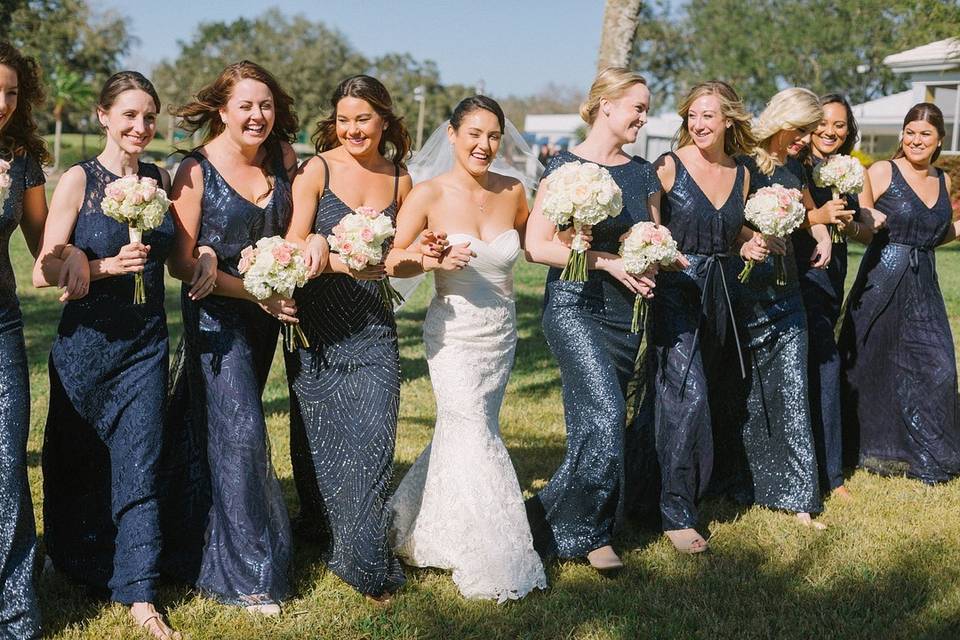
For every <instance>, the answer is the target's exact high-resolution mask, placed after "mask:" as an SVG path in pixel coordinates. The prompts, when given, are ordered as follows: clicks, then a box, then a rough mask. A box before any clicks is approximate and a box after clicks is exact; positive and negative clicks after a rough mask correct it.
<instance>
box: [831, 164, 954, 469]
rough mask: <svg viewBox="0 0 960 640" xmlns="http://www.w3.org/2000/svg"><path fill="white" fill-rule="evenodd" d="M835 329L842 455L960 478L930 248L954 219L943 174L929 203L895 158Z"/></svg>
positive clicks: (946, 334) (943, 317) (945, 330)
mask: <svg viewBox="0 0 960 640" xmlns="http://www.w3.org/2000/svg"><path fill="white" fill-rule="evenodd" d="M891 166H892V171H893V173H892V176H891V180H890V186H889V187H888V188H887V190H886V191H885V192H884V193H883V194H882V195H881V196H880V197H879V198H877V200H876V208H877V209H878V210H880V211H882V212H883V213H885V214H886V215H887V228H886V229H885V230H884V231H881V232H880V233H878V234H877V235H876V236H875V237H874V239H873V242H872V243H871V244H870V246H869V247H868V248H867V252H866V254H865V255H864V257H863V261H862V262H861V263H860V271H859V272H858V273H857V279H856V281H855V282H854V284H853V287H852V288H851V290H850V299H849V302H848V303H847V313H846V316H845V317H844V320H843V328H842V330H841V333H840V354H841V362H842V373H843V375H842V378H841V384H842V392H843V411H844V415H843V425H844V442H843V446H844V452H845V457H846V458H847V459H848V460H849V461H850V462H853V463H856V464H857V465H858V466H862V467H865V468H867V469H869V470H871V471H875V472H877V473H883V474H906V475H907V476H910V477H912V478H918V479H919V480H922V481H924V482H927V483H934V482H944V481H947V480H950V479H951V478H954V477H956V476H957V475H960V422H958V418H960V415H958V413H957V366H956V360H955V357H954V348H953V337H952V335H951V332H950V322H949V319H948V317H947V311H946V307H945V306H944V302H943V294H942V293H941V292H940V284H939V282H938V280H937V271H936V259H935V256H934V251H933V249H934V247H936V246H937V245H938V244H940V242H942V241H943V238H944V236H945V234H946V233H947V231H948V227H949V225H950V222H951V219H952V211H951V206H950V198H949V195H948V194H947V188H946V182H945V180H944V175H943V171H942V170H941V169H937V172H938V173H939V179H940V193H939V196H938V198H937V201H936V203H934V205H933V206H932V207H928V206H927V205H926V204H925V203H924V202H923V201H922V200H921V199H920V197H919V196H918V195H917V194H916V192H914V190H913V189H912V188H911V187H910V185H909V184H907V181H906V180H905V179H904V177H903V175H902V174H901V173H900V169H899V168H898V167H897V164H896V162H891Z"/></svg>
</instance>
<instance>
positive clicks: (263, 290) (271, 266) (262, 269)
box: [237, 236, 310, 351]
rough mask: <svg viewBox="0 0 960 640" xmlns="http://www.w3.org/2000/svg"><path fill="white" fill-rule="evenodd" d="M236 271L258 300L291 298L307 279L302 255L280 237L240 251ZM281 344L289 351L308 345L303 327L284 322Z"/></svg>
mask: <svg viewBox="0 0 960 640" xmlns="http://www.w3.org/2000/svg"><path fill="white" fill-rule="evenodd" d="M237 270H238V271H239V272H240V275H242V276H243V288H244V289H246V290H247V291H249V292H250V293H251V294H252V295H253V297H254V298H256V299H257V300H266V299H267V298H269V297H270V296H272V295H274V294H278V295H281V296H283V297H285V298H291V297H293V290H294V289H296V288H297V287H302V286H303V285H304V284H306V282H307V263H306V261H305V260H304V259H303V254H301V253H300V250H299V249H298V248H297V247H296V246H295V245H293V244H290V243H289V242H287V241H286V240H284V239H283V238H281V237H280V236H271V237H269V238H261V239H259V240H257V244H256V246H253V247H247V248H246V249H244V250H243V251H241V252H240V264H239V265H238V266H237ZM283 344H284V346H285V347H286V348H287V350H288V351H293V350H294V349H296V348H297V347H309V346H310V343H309V342H308V341H307V336H306V335H304V333H303V329H301V328H300V327H299V326H298V325H296V324H292V323H284V334H283Z"/></svg>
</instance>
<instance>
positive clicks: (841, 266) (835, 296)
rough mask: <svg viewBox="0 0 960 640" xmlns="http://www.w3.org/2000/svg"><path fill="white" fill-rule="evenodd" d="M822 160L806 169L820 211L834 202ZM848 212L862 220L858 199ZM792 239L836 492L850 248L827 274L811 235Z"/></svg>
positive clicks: (813, 406)
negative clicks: (818, 179) (824, 183)
mask: <svg viewBox="0 0 960 640" xmlns="http://www.w3.org/2000/svg"><path fill="white" fill-rule="evenodd" d="M819 162H821V160H820V159H819V158H814V159H813V162H812V163H811V164H809V165H807V166H806V167H805V168H806V177H807V181H806V185H807V188H808V189H809V190H810V195H811V196H812V197H813V202H814V204H815V205H816V206H818V207H822V206H823V205H824V204H826V203H827V202H828V201H830V200H832V199H833V192H832V191H831V190H830V188H828V187H818V186H817V185H816V184H814V182H813V169H814V167H815V166H816V165H817V163H819ZM846 200H847V204H846V207H847V209H850V210H852V211H854V212H856V213H855V214H854V219H857V218H859V201H858V199H857V196H856V195H849V196H847V197H846ZM791 239H792V241H793V246H794V248H795V250H796V253H795V257H796V262H797V273H798V274H799V276H800V294H801V296H802V297H803V306H804V308H805V309H806V312H807V336H808V339H809V351H808V354H807V358H808V362H807V380H808V385H809V390H810V421H811V424H812V426H813V441H814V444H815V445H816V452H817V467H818V468H819V470H820V489H821V490H822V491H830V490H833V489H836V488H837V487H839V486H841V485H843V455H842V454H843V451H842V442H841V438H842V435H841V434H842V431H843V429H842V426H841V415H840V354H839V352H838V351H837V342H836V337H835V336H836V327H837V323H838V322H839V321H840V305H841V304H842V303H843V291H844V281H845V279H846V277H847V243H846V242H839V243H834V245H833V251H832V252H831V258H830V264H829V266H828V267H827V268H826V269H815V268H813V267H811V266H810V262H811V260H813V255H814V252H815V250H816V244H817V243H816V241H815V240H814V239H813V238H812V237H811V236H810V234H809V233H808V232H807V230H806V229H798V230H797V231H794V232H793V234H792V236H791Z"/></svg>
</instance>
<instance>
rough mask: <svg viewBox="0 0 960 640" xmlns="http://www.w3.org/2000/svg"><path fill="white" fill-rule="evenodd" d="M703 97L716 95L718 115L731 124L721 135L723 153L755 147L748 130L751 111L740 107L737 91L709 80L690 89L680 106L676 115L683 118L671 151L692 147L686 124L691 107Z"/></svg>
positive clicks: (755, 142)
mask: <svg viewBox="0 0 960 640" xmlns="http://www.w3.org/2000/svg"><path fill="white" fill-rule="evenodd" d="M703 96H716V97H717V100H719V101H720V113H721V115H722V116H723V117H724V118H726V119H727V120H729V121H730V122H731V124H730V126H729V127H727V130H726V132H725V133H724V134H723V152H724V153H725V154H727V155H728V156H735V155H739V154H749V153H751V152H753V148H754V147H755V146H756V145H757V141H756V139H755V138H754V137H753V133H752V131H751V129H750V120H751V116H750V112H749V111H747V109H746V107H744V106H743V101H742V100H741V99H740V96H738V95H737V92H736V91H734V90H733V87H731V86H730V85H729V84H727V83H726V82H722V81H720V80H709V81H707V82H701V83H700V84H698V85H696V86H695V87H693V89H691V90H690V92H689V93H688V94H687V95H686V97H685V98H684V99H683V101H682V102H681V103H680V108H679V109H677V113H678V114H680V117H681V118H683V122H681V123H680V128H679V129H677V134H676V135H675V136H674V137H673V142H674V148H680V147H685V146H687V145H689V144H693V138H692V137H691V136H690V131H689V129H688V128H687V127H688V125H689V117H690V107H691V105H693V103H694V102H696V101H697V100H698V99H700V98H702V97H703Z"/></svg>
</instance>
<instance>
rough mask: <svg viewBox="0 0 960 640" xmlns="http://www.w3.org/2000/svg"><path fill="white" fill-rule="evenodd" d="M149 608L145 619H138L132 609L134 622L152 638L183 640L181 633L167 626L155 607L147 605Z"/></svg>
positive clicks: (131, 614)
mask: <svg viewBox="0 0 960 640" xmlns="http://www.w3.org/2000/svg"><path fill="white" fill-rule="evenodd" d="M146 604H147V606H148V609H147V612H146V613H147V615H146V616H144V617H138V616H137V614H135V613H134V612H133V607H132V606H131V607H130V617H132V618H133V620H134V622H136V623H137V625H138V626H139V627H140V628H141V629H143V630H144V631H146V632H147V633H149V634H150V635H151V636H153V637H154V638H156V639H157V640H183V635H182V634H181V633H180V632H179V631H174V630H173V629H171V628H170V626H169V625H167V623H166V622H164V620H163V616H161V615H160V613H159V612H158V611H157V610H156V609H154V608H153V605H152V604H150V603H146Z"/></svg>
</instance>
